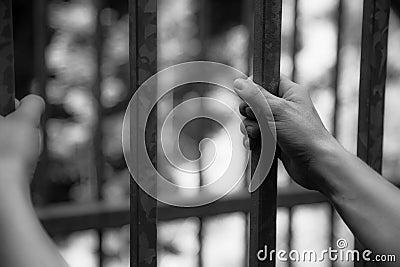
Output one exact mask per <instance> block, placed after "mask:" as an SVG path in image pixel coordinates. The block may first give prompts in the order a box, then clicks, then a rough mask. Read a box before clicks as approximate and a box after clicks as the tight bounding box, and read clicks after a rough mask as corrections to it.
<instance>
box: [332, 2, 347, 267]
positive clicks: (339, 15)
mask: <svg viewBox="0 0 400 267" xmlns="http://www.w3.org/2000/svg"><path fill="white" fill-rule="evenodd" d="M343 10H344V9H343V0H338V6H337V11H336V22H337V39H336V64H335V69H334V74H333V76H334V77H333V90H334V108H333V127H332V134H333V136H334V137H337V135H338V123H339V108H340V104H341V103H340V99H339V82H340V71H341V67H342V58H341V56H340V53H341V50H342V45H343V44H342V32H343ZM335 215H336V211H335V208H334V207H333V205H331V206H330V214H329V221H330V233H329V238H330V240H329V243H330V246H331V247H334V245H335V225H336V224H335ZM336 265H337V264H336V262H335V261H331V266H332V267H333V266H336Z"/></svg>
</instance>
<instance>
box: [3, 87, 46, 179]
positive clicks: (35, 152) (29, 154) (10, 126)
mask: <svg viewBox="0 0 400 267" xmlns="http://www.w3.org/2000/svg"><path fill="white" fill-rule="evenodd" d="M43 111H44V101H43V100H42V98H40V97H39V96H34V95H29V96H27V97H25V98H24V99H22V100H21V102H19V101H16V111H15V112H13V113H11V114H9V115H8V116H6V117H3V116H0V168H1V170H0V175H1V179H0V180H3V181H4V180H6V179H8V178H9V179H14V178H13V177H12V176H14V177H17V176H18V177H19V176H24V177H29V178H30V177H31V176H32V174H33V172H34V169H35V166H36V163H37V160H38V157H39V154H40V131H39V124H40V117H41V114H42V112H43ZM17 169H18V170H17ZM15 171H17V172H18V175H16V174H15V173H12V174H10V175H9V173H10V172H15ZM19 174H22V175H19Z"/></svg>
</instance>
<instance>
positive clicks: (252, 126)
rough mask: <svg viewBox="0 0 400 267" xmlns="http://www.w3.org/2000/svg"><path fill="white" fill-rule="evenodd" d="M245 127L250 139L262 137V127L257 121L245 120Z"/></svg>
mask: <svg viewBox="0 0 400 267" xmlns="http://www.w3.org/2000/svg"><path fill="white" fill-rule="evenodd" d="M243 125H244V128H245V131H246V132H245V133H246V134H247V135H248V136H249V137H250V138H258V137H259V136H260V127H259V126H258V123H257V122H256V121H253V120H249V119H245V120H244V121H243Z"/></svg>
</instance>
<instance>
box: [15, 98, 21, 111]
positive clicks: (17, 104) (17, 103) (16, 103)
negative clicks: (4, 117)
mask: <svg viewBox="0 0 400 267" xmlns="http://www.w3.org/2000/svg"><path fill="white" fill-rule="evenodd" d="M19 104H20V103H19V100H18V99H15V109H17V108H18V107H19Z"/></svg>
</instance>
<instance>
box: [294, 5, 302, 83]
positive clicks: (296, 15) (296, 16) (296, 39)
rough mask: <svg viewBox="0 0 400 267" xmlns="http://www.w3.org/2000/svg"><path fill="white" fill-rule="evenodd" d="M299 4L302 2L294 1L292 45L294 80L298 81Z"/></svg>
mask: <svg viewBox="0 0 400 267" xmlns="http://www.w3.org/2000/svg"><path fill="white" fill-rule="evenodd" d="M299 2H300V0H294V3H293V13H294V16H293V37H292V40H293V43H292V64H293V66H292V80H293V81H296V80H297V53H298V52H299V27H298V25H297V22H298V19H299V12H300V11H299Z"/></svg>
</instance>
